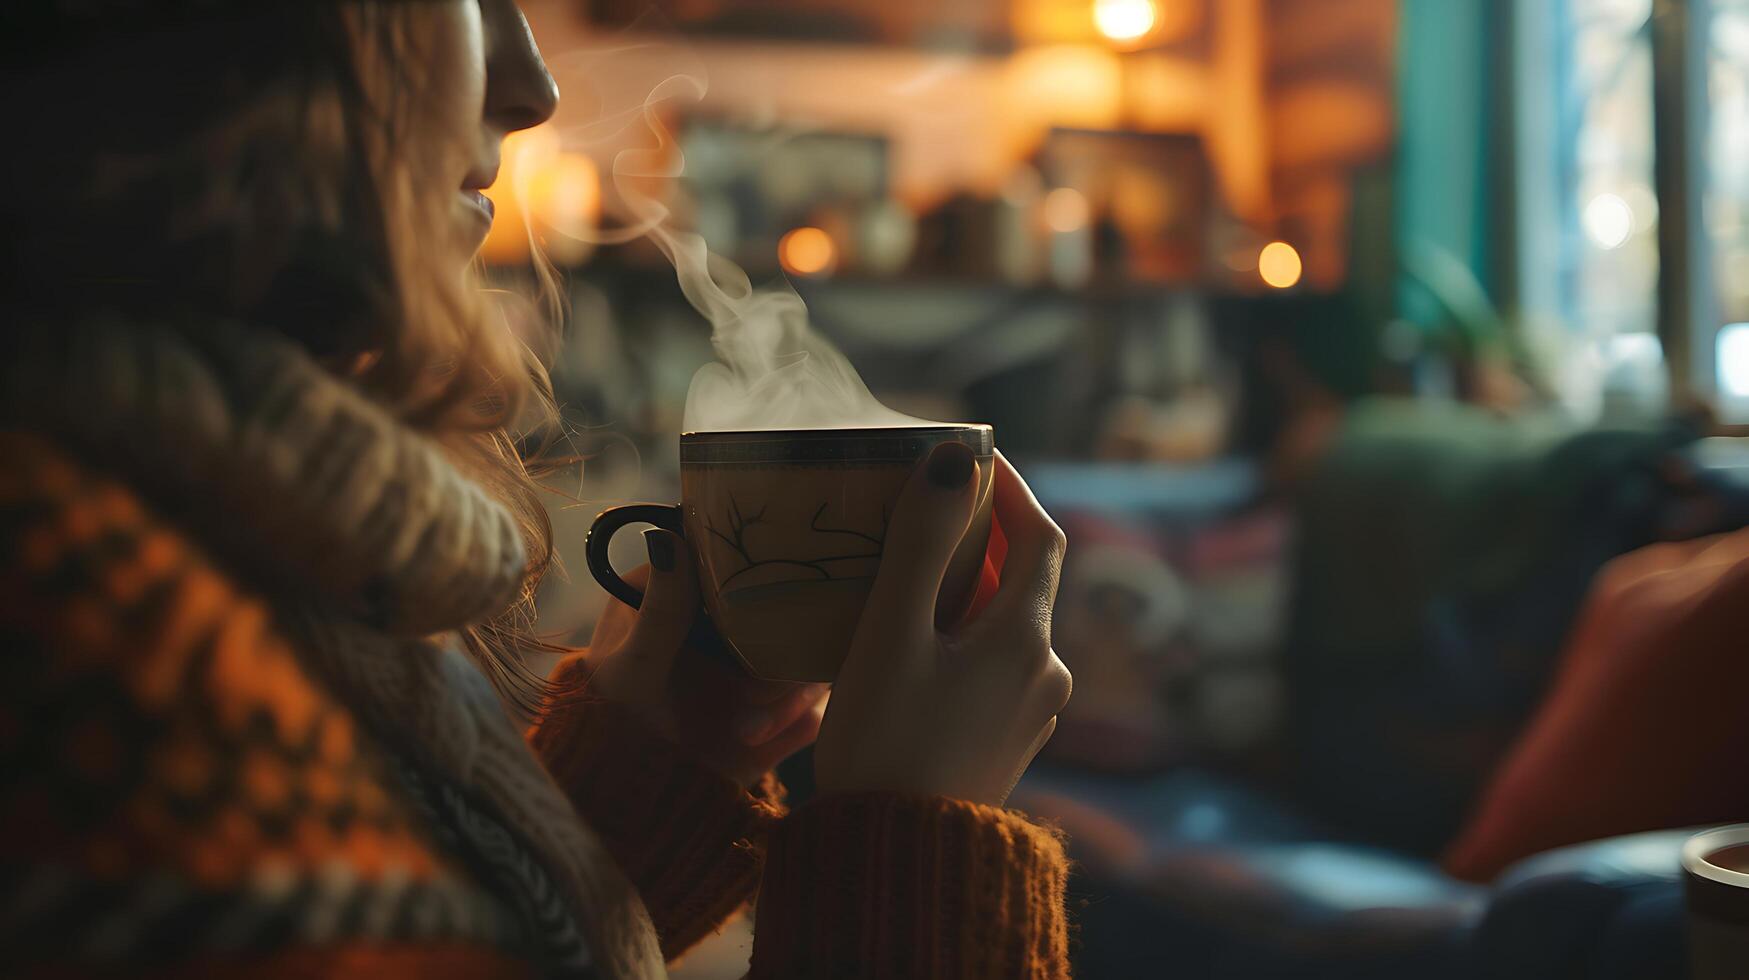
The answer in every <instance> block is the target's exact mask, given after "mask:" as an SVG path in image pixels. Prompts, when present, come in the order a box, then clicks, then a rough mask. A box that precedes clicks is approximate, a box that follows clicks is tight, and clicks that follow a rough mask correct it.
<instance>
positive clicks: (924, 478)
mask: <svg viewBox="0 0 1749 980" xmlns="http://www.w3.org/2000/svg"><path fill="white" fill-rule="evenodd" d="M977 476H978V462H977V459H976V458H975V457H974V456H973V455H972V450H971V447H969V446H967V445H966V444H965V443H962V442H944V443H942V444H941V445H939V446H937V447H935V451H934V452H931V453H930V454H929V458H928V459H927V460H925V461H924V462H923V465H921V466H919V467H917V470H916V472H914V473H912V474H911V479H910V480H909V481H907V482H906V484H905V488H904V490H902V491H900V494H899V501H898V504H897V505H896V506H895V507H894V509H893V519H892V520H891V521H890V522H889V524H888V528H887V537H886V541H885V543H884V544H883V546H882V548H881V566H880V570H879V571H878V572H877V573H876V574H875V582H874V587H873V589H872V590H871V591H870V593H869V599H868V606H867V607H866V609H867V611H866V612H865V613H864V615H863V619H864V621H872V622H877V623H884V624H889V625H895V626H897V625H903V626H905V627H915V626H918V625H919V624H933V623H934V621H935V599H936V595H937V593H939V592H940V591H941V580H942V578H943V576H945V575H946V574H947V564H948V561H949V559H951V558H952V557H953V552H954V549H955V548H956V547H958V546H959V543H960V539H961V538H963V537H964V536H965V533H966V526H967V525H968V524H970V523H971V519H972V502H973V499H972V498H973V496H974V495H973V493H972V488H973V487H974V486H975V485H976V484H977Z"/></svg>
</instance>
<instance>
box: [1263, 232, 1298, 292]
mask: <svg viewBox="0 0 1749 980" xmlns="http://www.w3.org/2000/svg"><path fill="white" fill-rule="evenodd" d="M1304 268H1305V267H1304V266H1303V265H1301V263H1300V253H1298V252H1296V251H1294V247H1293V246H1292V245H1289V244H1288V243H1287V242H1270V243H1269V244H1268V245H1265V246H1263V251H1261V252H1259V253H1257V274H1258V275H1260V276H1262V277H1263V281H1264V282H1266V283H1268V284H1269V285H1271V286H1274V287H1275V288H1276V289H1287V288H1288V287H1289V286H1292V285H1294V284H1295V283H1297V282H1299V281H1300V273H1301V272H1303V271H1304Z"/></svg>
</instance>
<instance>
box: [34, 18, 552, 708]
mask: <svg viewBox="0 0 1749 980" xmlns="http://www.w3.org/2000/svg"><path fill="white" fill-rule="evenodd" d="M123 6H133V5H123ZM146 6H147V7H150V6H151V5H146ZM197 6H198V5H197ZM222 6H223V5H220V7H221V8H222ZM232 6H234V7H235V8H236V9H234V10H222V9H221V10H220V11H219V12H212V10H211V9H210V6H209V11H208V12H206V13H203V14H200V15H186V14H185V15H182V16H183V19H181V20H176V19H174V18H171V17H165V16H160V17H157V18H155V19H153V20H151V21H150V22H146V23H142V24H136V25H132V28H131V29H129V28H128V27H127V26H126V25H124V26H123V29H121V30H116V29H115V25H113V24H111V25H108V27H107V30H106V29H105V27H104V26H103V25H94V26H92V27H91V28H90V29H89V30H84V31H82V32H80V33H79V34H78V35H77V36H76V37H73V38H71V39H69V38H66V37H62V38H54V39H51V42H52V43H50V47H51V49H53V46H54V44H56V43H58V44H64V45H68V46H67V47H65V48H64V49H61V50H51V51H50V52H49V54H47V55H46V56H44V57H43V58H42V59H41V61H40V62H39V63H37V64H34V65H28V66H26V67H25V69H24V71H25V72H26V73H27V75H26V76H25V78H23V79H10V80H9V81H12V82H14V83H18V84H20V85H21V86H24V87H22V88H14V90H15V91H19V90H24V91H29V90H31V89H30V88H29V87H28V86H40V87H39V88H37V89H36V90H38V91H47V92H50V93H52V94H53V98H52V99H45V100H40V101H35V102H26V103H25V104H24V105H22V106H21V111H20V113H19V115H20V117H21V118H20V119H19V122H18V125H19V135H20V139H19V141H18V142H17V143H16V144H15V145H16V146H25V147H30V148H31V153H30V154H28V155H18V154H7V155H6V156H7V158H8V159H6V160H5V161H4V162H3V163H0V172H6V174H7V177H9V178H10V179H9V180H8V186H9V187H10V188H11V191H9V193H8V195H3V196H0V197H3V198H4V200H3V201H0V221H5V222H6V223H7V224H8V225H9V227H10V231H11V232H12V233H13V235H14V238H13V241H14V243H15V247H14V249H13V251H14V252H15V253H16V254H14V255H12V256H11V257H10V258H11V259H12V261H11V262H9V263H7V264H6V270H7V271H6V272H4V273H0V275H3V276H4V277H5V279H4V283H5V287H6V288H7V291H8V293H9V294H10V296H11V297H12V300H11V301H12V302H13V303H14V305H15V308H16V309H17V310H18V311H19V312H20V313H27V314H39V315H36V316H34V317H25V316H20V317H19V319H20V320H25V319H34V320H35V321H37V322H50V323H52V322H54V320H55V319H56V316H55V314H56V313H64V314H71V313H77V312H80V311H90V310H93V309H101V310H103V311H106V312H116V313H121V314H123V315H139V316H143V317H151V318H153V319H155V320H160V321H166V322H171V323H175V324H178V325H186V326H184V327H183V329H187V330H189V331H200V330H224V329H235V328H236V326H235V325H236V324H246V325H248V327H249V328H252V329H266V330H276V331H279V332H281V333H283V334H285V335H287V336H289V337H291V338H293V339H295V340H297V341H298V342H300V343H301V344H303V345H304V346H305V347H307V348H308V349H309V350H310V351H311V353H312V354H314V355H315V356H317V357H318V358H319V359H321V360H322V361H323V362H324V363H326V364H328V365H330V367H332V368H333V370H334V371H335V372H336V373H337V374H341V375H343V376H346V377H349V378H350V379H351V380H352V381H353V382H354V383H355V384H356V385H357V386H358V387H359V388H360V389H362V390H364V391H365V392H367V393H369V394H370V395H371V396H372V397H374V398H376V399H377V400H379V401H380V402H381V403H383V404H384V405H386V406H388V407H389V408H390V409H391V410H392V411H394V412H395V413H396V414H397V415H398V416H399V417H401V418H402V419H404V420H405V421H406V422H407V423H408V424H409V425H410V426H413V427H415V428H417V429H419V430H422V431H424V432H426V433H428V434H430V435H431V436H433V437H434V438H436V439H437V440H438V441H439V442H440V443H441V444H442V445H444V446H446V447H447V448H448V450H449V451H450V453H451V455H452V457H453V458H454V459H455V460H456V462H457V463H458V465H460V466H462V467H463V468H464V470H465V471H466V472H468V473H469V474H470V475H471V476H473V477H474V478H475V479H477V480H478V481H479V482H480V483H481V484H483V485H484V486H486V487H487V488H488V489H489V490H490V491H492V492H493V493H494V494H495V495H496V496H497V497H498V498H499V499H500V500H501V501H502V502H503V504H504V505H505V506H506V507H508V508H509V509H510V510H511V511H512V512H513V513H514V514H515V516H516V518H517V520H518V522H519V524H520V526H521V527H522V529H523V534H524V537H525V538H526V539H527V544H528V553H529V555H530V558H529V562H528V567H527V575H526V578H525V582H524V588H523V590H522V594H521V596H520V597H519V598H518V600H517V601H516V602H514V603H513V604H512V605H511V606H510V607H509V608H506V609H504V610H502V611H501V612H500V613H499V614H498V615H497V616H495V617H493V618H491V619H490V620H488V621H486V622H482V623H477V624H474V625H472V626H471V627H469V628H468V629H467V630H466V631H465V638H466V641H467V645H468V648H469V650H470V652H471V653H472V654H473V655H474V656H475V658H476V660H477V661H478V662H479V663H480V665H481V667H482V668H483V669H484V670H485V671H486V672H487V674H488V675H489V676H490V677H491V678H492V679H493V681H494V683H495V684H497V686H498V687H499V690H500V691H501V692H503V693H504V694H505V695H506V696H507V697H509V698H510V699H511V700H513V701H514V702H516V703H517V704H518V705H519V706H521V707H525V708H528V707H532V706H534V705H535V704H536V703H537V701H538V698H539V696H540V694H541V693H542V691H541V684H540V682H539V680H538V679H537V678H535V677H533V676H532V675H530V674H529V673H528V672H527V671H526V669H524V668H523V667H522V661H521V651H522V650H523V649H525V648H526V647H527V646H529V645H531V644H532V645H536V646H538V645H541V644H540V641H539V640H538V639H537V638H536V637H535V635H534V632H533V625H534V611H533V600H534V592H535V588H536V586H537V585H538V583H539V581H540V578H541V576H542V575H543V574H544V573H545V571H546V570H547V569H548V567H549V566H550V565H551V563H552V561H553V547H552V528H551V525H550V523H549V522H548V519H547V515H546V510H545V508H544V507H543V506H542V505H541V502H540V499H539V497H538V495H537V490H536V485H535V482H534V480H535V474H534V472H532V469H533V467H535V466H537V465H538V464H537V463H535V462H533V461H532V460H531V459H530V458H529V457H530V456H531V455H533V454H531V453H530V452H529V447H531V446H534V447H541V446H545V445H548V444H549V442H548V440H546V439H544V438H542V436H541V434H540V431H539V430H540V429H541V428H542V426H544V425H546V424H549V423H550V422H551V420H552V419H553V418H554V417H555V413H554V412H553V411H552V392H551V387H550V384H549V383H548V381H547V376H546V372H545V369H544V368H543V366H542V365H541V363H540V361H539V359H538V358H537V357H536V356H535V354H534V353H533V350H532V347H531V340H534V339H535V338H533V337H532V336H531V332H544V331H550V330H554V329H556V323H554V322H551V321H550V320H549V322H544V323H540V322H535V321H534V320H533V319H531V318H527V317H524V318H522V319H523V320H525V321H529V322H524V323H521V324H519V328H520V333H519V332H518V331H517V330H512V329H510V326H509V325H508V324H507V323H505V321H504V317H503V316H501V315H499V314H498V312H497V311H496V310H494V308H493V307H492V306H491V305H490V304H487V303H486V302H484V301H483V298H482V296H481V294H480V291H479V288H478V282H477V279H476V278H475V277H474V276H473V275H472V274H468V273H462V272H460V270H459V268H458V267H459V263H458V257H457V256H455V255H453V254H451V253H450V251H449V250H446V249H443V248H439V247H436V246H434V245H433V244H432V243H434V242H440V241H445V240H447V236H448V235H449V234H450V232H449V231H448V229H447V228H446V227H444V223H445V222H447V221H448V220H449V217H448V212H447V210H446V205H447V203H448V202H447V201H431V200H421V199H420V194H421V193H422V192H421V191H420V188H423V187H429V186H441V182H435V183H434V182H433V181H432V180H430V179H426V178H424V175H422V174H420V172H419V168H420V167H421V166H425V165H428V161H424V160H421V159H419V158H418V156H417V155H416V154H412V153H409V152H407V145H408V144H407V142H406V136H407V131H408V127H409V126H410V125H413V124H414V123H413V119H414V118H415V116H416V111H417V109H418V105H417V100H418V99H419V97H420V93H421V91H422V81H423V80H422V79H421V77H420V73H422V72H425V71H429V70H431V67H430V65H429V64H428V63H427V59H424V58H422V57H421V56H420V55H421V50H420V46H421V44H422V40H421V31H420V30H419V21H418V19H417V14H416V13H415V12H414V11H415V10H416V9H417V7H418V5H417V4H404V3H370V2H353V3H344V4H342V3H310V2H307V0H305V2H297V3H292V2H284V0H248V2H246V0H239V2H237V3H236V4H234V5H232ZM142 31H144V32H145V33H144V35H143V36H142V33H141V32H142ZM21 189H22V191H21ZM450 193H451V194H452V195H453V191H451V192H450ZM546 300H547V301H546V302H545V303H544V304H537V305H536V306H534V307H530V308H546V309H549V310H550V309H553V308H554V305H553V302H552V297H551V296H549V297H547V298H546ZM533 346H538V347H542V348H543V349H544V348H546V347H548V346H549V345H548V344H547V343H546V342H545V341H541V342H539V343H535V344H533ZM518 422H520V423H521V424H522V425H523V426H524V428H525V429H528V428H532V429H533V430H535V431H533V432H529V431H519V432H512V431H511V428H510V427H511V426H512V425H513V424H516V423H518ZM519 450H520V451H519Z"/></svg>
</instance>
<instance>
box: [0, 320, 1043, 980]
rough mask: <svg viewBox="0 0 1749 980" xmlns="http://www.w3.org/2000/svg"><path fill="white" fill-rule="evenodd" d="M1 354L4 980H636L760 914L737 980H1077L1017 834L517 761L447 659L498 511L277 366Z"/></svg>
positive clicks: (218, 359) (652, 738) (381, 418)
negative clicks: (113, 976)
mask: <svg viewBox="0 0 1749 980" xmlns="http://www.w3.org/2000/svg"><path fill="white" fill-rule="evenodd" d="M7 353H8V354H9V355H10V356H8V357H7V358H5V360H4V364H0V371H3V372H4V374H0V382H3V384H0V428H4V429H5V431H3V432H0V461H3V463H0V650H3V651H4V654H3V655H0V766H3V768H0V772H4V773H5V775H4V776H3V777H0V778H3V779H4V780H5V789H4V791H0V949H4V950H7V951H8V953H7V955H8V957H9V969H8V972H9V973H12V972H18V973H23V974H26V975H30V974H39V975H57V976H60V975H78V974H81V973H89V972H100V971H101V972H109V971H115V970H122V971H124V972H131V973H141V974H148V975H149V974H153V973H164V974H167V975H169V974H173V975H177V976H189V975H194V976H199V975H207V974H210V975H214V976H220V975H233V974H236V973H239V972H247V973H248V974H249V975H251V976H315V975H319V976H336V977H351V976H361V977H362V976H373V977H376V976H400V975H408V976H411V975H415V974H417V975H419V976H421V977H432V978H443V977H472V976H543V975H545V976H611V977H621V976H660V975H662V973H663V970H662V961H663V960H664V959H668V958H672V957H673V956H675V955H678V954H679V953H680V952H682V951H684V950H685V949H686V948H687V947H689V946H690V945H692V944H693V943H695V942H697V941H698V940H699V939H700V938H702V937H703V936H705V935H707V934H709V933H710V932H711V931H712V930H713V929H715V928H717V927H718V926H720V924H721V923H722V922H723V920H724V919H726V918H727V917H728V916H729V915H731V914H733V913H734V911H735V910H736V909H738V908H740V907H741V906H742V905H744V904H746V903H747V902H748V901H749V900H750V899H751V898H752V897H753V895H754V893H755V891H756V890H757V892H758V906H757V919H756V921H757V928H756V931H755V942H754V952H753V969H752V974H753V976H755V977H816V976H817V977H860V976H867V977H1023V978H1024V977H1061V976H1066V973H1067V969H1066V965H1065V964H1066V928H1065V923H1064V912H1063V886H1064V878H1065V874H1066V871H1065V865H1064V861H1063V856H1062V850H1061V847H1060V845H1059V843H1058V841H1057V840H1056V838H1055V836H1054V835H1053V834H1052V833H1050V832H1049V831H1047V830H1044V829H1042V828H1039V827H1037V826H1034V825H1033V824H1031V823H1029V822H1027V821H1026V820H1024V819H1023V818H1021V817H1020V816H1018V815H1016V814H1013V813H1009V812H1006V811H1002V810H997V809H992V808H988V807H980V806H975V805H972V804H969V803H962V802H958V801H951V800H944V799H910V798H902V797H896V796H891V795H882V794H870V795H866V796H839V797H827V798H823V799H821V800H818V801H816V802H814V803H811V804H809V805H808V806H806V807H803V808H802V809H801V810H799V811H797V812H795V813H793V814H786V812H785V809H784V806H783V803H782V791H781V787H779V786H777V785H776V783H775V781H774V780H771V779H770V778H767V779H766V780H765V781H764V782H762V783H761V784H760V785H759V786H756V787H754V788H753V789H751V790H748V789H744V788H742V787H739V786H735V785H733V784H731V783H729V782H728V781H726V780H724V779H722V778H721V777H719V776H717V775H715V774H714V773H713V772H712V771H710V770H708V769H706V768H705V767H704V766H702V765H700V764H698V763H697V762H695V761H693V760H692V759H690V758H688V757H687V756H686V755H685V753H684V752H683V751H682V750H680V749H679V748H678V747H676V746H674V745H672V744H670V743H668V742H666V741H664V740H663V739H661V738H660V737H658V736H657V735H655V734H654V733H653V732H652V731H650V730H648V729H646V728H644V727H643V726H642V725H641V724H640V723H639V722H638V721H637V720H636V719H635V718H633V717H632V716H631V715H630V714H629V713H628V712H626V711H624V710H622V709H620V708H618V707H616V706H614V705H610V704H604V703H600V702H591V701H588V700H586V699H582V698H577V697H560V698H556V699H555V700H554V703H555V704H558V705H563V707H560V708H555V709H554V710H553V712H552V713H550V714H548V715H547V716H545V717H543V718H541V719H540V720H539V721H538V722H537V724H536V725H535V726H534V727H533V729H532V730H531V731H529V732H528V733H526V735H527V741H524V739H523V736H522V734H519V733H518V732H517V730H516V728H515V726H514V725H513V723H512V722H511V721H510V719H509V717H508V716H507V715H506V713H505V712H504V710H503V708H502V706H501V705H500V703H499V702H498V700H497V699H496V697H495V696H494V694H493V692H492V691H491V689H490V686H489V685H488V684H487V683H486V682H485V680H484V678H483V676H482V675H481V674H480V673H479V671H478V670H477V669H476V668H475V667H474V666H473V664H472V663H471V662H469V661H468V660H467V658H466V657H465V655H463V654H462V653H461V652H460V650H459V647H458V644H457V643H456V641H455V638H454V636H453V634H451V633H449V632H448V631H449V630H452V629H454V628H455V627H457V626H460V625H463V624H464V623H466V622H468V621H470V620H472V619H474V618H477V617H479V616H481V615H483V614H485V613H488V612H489V611H490V610H491V609H492V608H494V605H495V604H498V603H502V602H504V601H506V599H507V597H508V595H509V594H511V592H512V591H513V590H514V587H515V584H516V581H517V578H518V576H519V574H520V568H521V564H522V561H523V558H522V552H521V550H520V544H519V543H518V542H517V540H516V537H515V533H514V527H513V525H512V524H511V522H510V521H509V519H508V516H507V515H506V514H504V513H503V511H502V510H501V509H500V508H498V507H497V506H496V505H495V504H494V503H493V502H491V501H490V500H489V499H487V498H486V496H485V495H484V494H483V493H481V492H480V491H479V490H478V488H476V487H474V486H473V485H472V484H471V483H469V482H468V481H467V480H466V479H465V478H464V477H462V476H461V475H460V473H459V472H457V471H456V470H455V468H454V467H453V466H451V465H450V464H449V463H448V462H447V461H446V459H445V457H444V454H443V453H442V452H441V451H440V450H438V449H437V448H436V447H435V446H434V445H433V444H431V443H430V442H429V441H428V440H426V439H425V438H424V437H422V436H419V435H418V434H416V433H414V432H412V431H410V430H407V429H406V428H404V427H402V426H400V425H399V424H398V423H396V422H394V421H393V420H392V419H391V418H390V417H389V416H388V415H387V414H386V413H384V412H382V411H381V410H380V409H378V408H377V407H376V406H374V405H373V404H372V403H370V402H369V401H368V400H366V399H364V398H362V397H360V396H358V395H357V394H356V393H355V392H353V391H352V390H351V389H350V388H348V387H347V386H345V385H344V384H342V383H340V382H338V381H337V380H335V379H333V378H332V377H330V376H328V375H327V374H326V373H325V372H323V371H322V370H321V369H320V368H319V367H316V366H315V365H313V364H312V363H310V362H309V361H308V359H307V358H304V357H303V356H302V355H301V354H300V353H299V352H298V351H296V350H295V349H294V348H292V347H291V346H290V345H286V344H283V343H278V342H273V341H269V340H266V339H265V338H264V337H261V336H259V335H257V334H255V332H253V331H245V330H232V331H229V332H219V333H214V334H210V335H202V336H201V337H200V338H199V339H198V342H190V341H189V340H188V339H187V337H185V336H184V335H183V334H182V333H180V332H177V331H169V330H152V329H146V328H140V327H137V326H122V325H114V324H111V325H94V326H82V327H79V328H76V329H70V330H67V331H61V332H57V333H56V334H54V335H52V336H49V337H48V339H46V340H45V339H43V337H37V338H35V339H34V340H33V341H32V343H31V344H30V345H28V346H23V347H20V348H19V349H15V350H11V351H8V352H7ZM585 675H586V663H585V660H584V659H583V658H576V659H573V660H570V661H567V662H565V663H563V664H561V665H560V668H559V670H558V672H557V673H556V674H555V676H554V678H553V682H554V684H555V686H556V688H557V689H558V691H559V693H561V694H565V693H568V692H570V691H573V690H574V689H575V685H577V684H580V683H581V682H582V680H583V678H584V676H585ZM531 746H532V749H533V751H530V747H531Z"/></svg>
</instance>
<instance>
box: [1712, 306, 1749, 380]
mask: <svg viewBox="0 0 1749 980" xmlns="http://www.w3.org/2000/svg"><path fill="white" fill-rule="evenodd" d="M1717 343H1718V348H1717V354H1716V357H1715V360H1716V361H1717V362H1718V372H1719V387H1720V388H1721V389H1723V390H1724V392H1725V393H1726V394H1727V395H1730V396H1731V397H1733V398H1749V323H1732V324H1727V325H1726V326H1724V327H1722V328H1720V330H1719V339H1718V341H1717Z"/></svg>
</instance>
